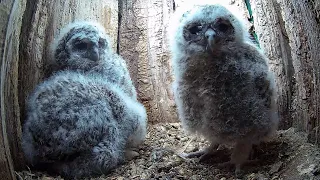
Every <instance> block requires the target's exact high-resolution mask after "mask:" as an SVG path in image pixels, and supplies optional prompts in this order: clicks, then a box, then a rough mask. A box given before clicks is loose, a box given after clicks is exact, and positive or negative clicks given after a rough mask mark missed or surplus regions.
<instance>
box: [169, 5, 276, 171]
mask: <svg viewBox="0 0 320 180" xmlns="http://www.w3.org/2000/svg"><path fill="white" fill-rule="evenodd" d="M180 12H182V13H180V14H177V15H176V17H175V21H172V23H171V26H170V29H171V32H170V34H171V36H170V48H171V52H172V61H173V69H174V76H175V81H174V84H173V90H174V96H175V101H176V104H177V109H178V113H179V117H180V119H181V122H182V124H183V127H184V129H185V130H186V131H187V132H189V133H191V134H200V135H203V136H204V137H205V138H206V139H207V140H208V141H210V143H211V146H210V147H209V148H207V149H206V150H204V151H201V152H195V153H191V154H189V155H187V156H188V157H192V156H193V155H202V157H201V158H202V159H203V158H205V157H207V156H206V155H208V154H211V153H212V152H213V151H215V150H216V148H217V146H218V145H219V144H234V150H233V153H232V156H231V161H230V162H231V163H233V164H235V165H236V173H237V174H238V173H239V172H240V166H241V165H242V164H243V163H244V162H245V161H246V159H247V158H248V156H249V153H250V150H251V147H252V145H253V144H257V143H259V142H261V141H263V140H264V139H266V138H267V137H269V136H270V135H272V134H273V132H274V131H275V130H276V129H277V125H278V117H277V111H276V105H275V83H274V77H273V74H272V72H270V71H269V68H268V65H267V61H268V60H267V58H266V57H265V56H264V55H263V53H262V51H261V50H259V49H258V48H257V47H256V46H254V45H253V44H252V43H251V41H250V39H249V38H248V35H247V33H246V31H245V28H244V26H243V24H242V22H241V21H240V20H239V18H238V17H236V16H235V15H234V14H232V13H231V12H230V11H229V10H228V9H227V8H225V7H224V6H222V5H219V4H202V5H195V6H192V7H191V8H189V9H183V10H180Z"/></svg>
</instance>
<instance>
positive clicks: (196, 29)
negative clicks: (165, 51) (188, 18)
mask: <svg viewBox="0 0 320 180" xmlns="http://www.w3.org/2000/svg"><path fill="white" fill-rule="evenodd" d="M201 30H202V25H200V24H197V25H194V26H192V27H191V28H189V31H190V33H191V34H198V33H199V32H200V31H201Z"/></svg>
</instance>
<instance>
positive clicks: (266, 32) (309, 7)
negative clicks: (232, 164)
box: [0, 0, 320, 179]
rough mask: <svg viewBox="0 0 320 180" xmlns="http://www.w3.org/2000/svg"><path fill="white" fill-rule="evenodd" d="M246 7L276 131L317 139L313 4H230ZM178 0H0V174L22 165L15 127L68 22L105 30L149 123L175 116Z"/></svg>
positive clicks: (317, 31) (319, 59)
mask: <svg viewBox="0 0 320 180" xmlns="http://www.w3.org/2000/svg"><path fill="white" fill-rule="evenodd" d="M248 2H249V3H250V5H251V6H250V12H252V17H253V19H251V22H248V30H249V29H251V30H252V27H254V30H255V34H256V35H257V38H258V40H259V43H260V46H261V48H263V50H264V51H265V53H266V54H267V56H268V57H269V60H270V61H269V64H270V67H271V69H272V70H273V72H274V73H275V76H276V79H277V87H278V89H277V90H278V92H277V93H278V100H277V103H278V109H279V114H280V117H281V123H280V128H282V129H287V128H289V127H295V128H297V129H299V130H301V131H305V132H307V133H308V134H309V140H310V142H312V143H315V144H319V138H320V135H319V132H318V130H319V124H320V53H319V51H320V2H319V1H316V0H313V1H312V0H311V1H300V0H273V1H264V0H251V1H242V0H238V1H230V3H233V4H234V5H235V6H238V7H239V9H240V10H241V11H242V12H243V15H244V16H245V18H249V16H250V14H251V13H248V12H249V11H248V6H247V5H246V3H248ZM182 3H183V0H180V1H177V0H175V1H174V0H161V1H154V2H153V1H148V2H146V1H144V0H134V1H133V0H126V1H118V0H102V1H101V0H91V1H81V0H53V1H45V0H2V1H0V23H1V26H0V30H1V31H0V50H1V51H0V58H1V71H0V72H1V91H0V92H1V94H0V103H1V119H0V177H2V178H1V179H14V177H15V174H14V171H17V170H21V169H22V168H24V161H23V155H22V153H21V147H20V138H21V127H22V124H23V121H24V116H25V115H24V114H25V99H26V98H27V96H28V94H29V93H30V92H31V91H32V90H33V89H34V87H35V86H36V85H37V84H38V83H39V82H41V81H42V80H43V78H44V74H45V72H44V71H45V70H44V69H45V66H46V64H47V63H48V61H47V58H48V50H49V45H50V42H51V41H52V40H53V39H54V37H55V36H56V35H57V33H59V30H60V29H61V28H62V27H63V26H64V25H66V24H68V23H69V22H72V21H75V20H94V21H98V22H99V23H101V24H102V25H103V26H104V27H105V28H106V31H107V32H108V33H109V35H110V37H111V40H112V42H113V49H114V51H116V52H118V53H119V54H120V55H122V56H123V57H124V58H125V59H126V61H127V64H128V67H129V70H130V74H131V76H132V78H133V81H134V84H135V86H136V88H137V91H138V94H139V100H140V101H141V102H143V104H144V105H145V107H146V108H147V110H148V120H149V123H158V122H176V121H178V118H177V114H176V110H175V104H174V100H173V94H172V91H171V83H172V79H173V77H172V76H171V74H172V69H171V64H170V54H169V50H168V44H167V27H168V23H169V18H170V16H171V15H172V13H173V12H174V9H175V8H177V7H178V6H179V4H182Z"/></svg>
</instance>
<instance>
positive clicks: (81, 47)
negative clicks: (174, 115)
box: [22, 22, 147, 179]
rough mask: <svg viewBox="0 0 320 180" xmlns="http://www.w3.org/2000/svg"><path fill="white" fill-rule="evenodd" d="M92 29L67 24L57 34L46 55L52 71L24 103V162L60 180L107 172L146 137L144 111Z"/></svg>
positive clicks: (99, 32) (101, 34)
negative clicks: (50, 57) (49, 56)
mask: <svg viewBox="0 0 320 180" xmlns="http://www.w3.org/2000/svg"><path fill="white" fill-rule="evenodd" d="M70 27H71V28H70ZM98 27H99V25H97V24H95V23H91V22H82V23H72V24H71V25H69V26H67V27H66V29H67V30H66V29H64V30H62V31H61V32H62V35H61V36H60V39H59V40H58V41H56V42H58V45H57V46H54V47H56V48H53V50H54V52H52V54H54V55H55V59H54V61H56V62H55V63H56V64H57V67H58V68H57V69H56V72H53V73H52V75H51V76H50V77H49V78H48V79H46V80H45V81H44V82H43V83H41V84H39V85H38V86H37V87H36V89H35V90H34V92H33V93H32V94H31V95H30V96H29V98H28V101H27V119H26V122H25V124H24V127H23V136H22V147H23V151H24V154H25V157H26V160H27V161H28V162H29V164H31V165H33V166H35V167H40V168H42V169H44V170H47V171H49V172H54V173H58V174H60V175H62V176H63V177H64V178H66V179H82V178H84V177H91V176H97V175H101V174H106V173H108V172H110V170H112V169H114V168H116V167H117V166H118V165H120V164H122V163H123V162H124V161H125V160H128V159H130V158H132V155H133V154H134V153H133V150H134V148H136V147H137V146H138V145H139V144H141V143H142V142H143V141H144V139H145V135H146V119H147V115H146V111H145V108H144V107H143V105H142V104H141V103H139V102H138V101H137V99H136V92H135V89H134V87H133V85H132V82H131V79H130V76H129V75H128V74H127V72H128V70H127V68H126V66H125V63H124V62H123V60H122V58H121V57H120V56H117V55H114V54H112V53H113V52H112V51H111V49H110V47H109V45H110V44H109V43H108V41H107V35H106V34H105V32H104V31H103V30H101V28H98Z"/></svg>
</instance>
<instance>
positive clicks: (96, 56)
mask: <svg viewBox="0 0 320 180" xmlns="http://www.w3.org/2000/svg"><path fill="white" fill-rule="evenodd" d="M88 56H89V59H91V60H92V61H95V62H97V61H99V50H98V48H93V49H92V50H91V51H90V52H89V53H88Z"/></svg>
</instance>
